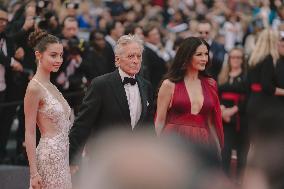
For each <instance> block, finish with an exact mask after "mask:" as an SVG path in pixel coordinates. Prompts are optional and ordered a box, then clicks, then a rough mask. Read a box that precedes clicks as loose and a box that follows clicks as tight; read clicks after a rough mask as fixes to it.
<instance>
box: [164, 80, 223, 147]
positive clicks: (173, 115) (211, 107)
mask: <svg viewBox="0 0 284 189" xmlns="http://www.w3.org/2000/svg"><path fill="white" fill-rule="evenodd" d="M201 85H202V92H203V96H204V102H203V105H202V108H201V110H200V112H199V113H198V114H192V113H191V102H190V97H189V95H188V92H187V90H186V86H185V83H184V80H182V81H180V82H178V83H175V89H174V94H173V97H172V104H171V107H170V108H169V110H168V114H167V120H166V124H165V127H164V130H163V133H165V134H171V133H175V134H178V135H180V136H182V137H184V138H186V139H189V140H190V141H193V142H197V143H201V144H208V145H210V144H211V143H212V139H213V138H212V135H211V131H210V130H211V129H209V119H211V123H212V126H213V127H215V129H214V130H215V132H216V135H217V137H218V140H219V141H218V142H219V145H220V147H221V148H222V147H223V141H224V137H223V126H222V117H221V110H220V103H219V99H218V96H217V88H216V87H217V86H216V82H215V81H214V80H213V79H209V78H205V77H204V78H201Z"/></svg>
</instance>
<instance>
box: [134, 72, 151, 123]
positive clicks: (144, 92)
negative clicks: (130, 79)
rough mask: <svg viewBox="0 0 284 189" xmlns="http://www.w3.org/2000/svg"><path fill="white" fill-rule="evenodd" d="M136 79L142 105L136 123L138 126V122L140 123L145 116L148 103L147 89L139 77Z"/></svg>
mask: <svg viewBox="0 0 284 189" xmlns="http://www.w3.org/2000/svg"><path fill="white" fill-rule="evenodd" d="M136 79H137V83H138V88H139V92H140V98H141V105H142V111H141V116H140V118H139V121H138V124H139V122H140V121H142V120H143V118H144V117H145V115H146V114H147V106H148V105H149V102H148V101H147V88H146V86H145V84H144V83H143V82H142V81H141V78H140V77H139V76H137V77H136Z"/></svg>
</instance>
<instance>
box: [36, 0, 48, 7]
mask: <svg viewBox="0 0 284 189" xmlns="http://www.w3.org/2000/svg"><path fill="white" fill-rule="evenodd" d="M48 4H49V1H48V0H38V1H37V2H36V7H38V8H46V7H47V6H48Z"/></svg>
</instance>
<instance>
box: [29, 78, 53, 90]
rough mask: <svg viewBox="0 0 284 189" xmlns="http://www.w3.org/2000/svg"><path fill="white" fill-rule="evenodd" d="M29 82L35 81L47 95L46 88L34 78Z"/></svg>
mask: <svg viewBox="0 0 284 189" xmlns="http://www.w3.org/2000/svg"><path fill="white" fill-rule="evenodd" d="M31 81H35V82H36V83H37V84H39V86H41V87H42V88H43V89H44V90H45V91H46V92H47V93H49V91H48V90H47V88H46V87H45V86H44V85H43V84H41V83H40V82H39V81H38V80H37V79H36V78H33V79H32V80H31Z"/></svg>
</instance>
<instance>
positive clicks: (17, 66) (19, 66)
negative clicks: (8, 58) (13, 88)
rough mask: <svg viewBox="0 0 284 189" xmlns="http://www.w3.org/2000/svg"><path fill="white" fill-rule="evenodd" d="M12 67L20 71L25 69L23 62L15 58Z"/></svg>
mask: <svg viewBox="0 0 284 189" xmlns="http://www.w3.org/2000/svg"><path fill="white" fill-rule="evenodd" d="M11 67H12V69H13V70H14V71H18V72H23V70H24V68H23V66H22V64H21V63H20V62H18V61H17V60H15V59H13V62H12V64H11Z"/></svg>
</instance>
